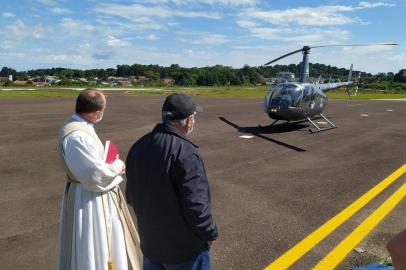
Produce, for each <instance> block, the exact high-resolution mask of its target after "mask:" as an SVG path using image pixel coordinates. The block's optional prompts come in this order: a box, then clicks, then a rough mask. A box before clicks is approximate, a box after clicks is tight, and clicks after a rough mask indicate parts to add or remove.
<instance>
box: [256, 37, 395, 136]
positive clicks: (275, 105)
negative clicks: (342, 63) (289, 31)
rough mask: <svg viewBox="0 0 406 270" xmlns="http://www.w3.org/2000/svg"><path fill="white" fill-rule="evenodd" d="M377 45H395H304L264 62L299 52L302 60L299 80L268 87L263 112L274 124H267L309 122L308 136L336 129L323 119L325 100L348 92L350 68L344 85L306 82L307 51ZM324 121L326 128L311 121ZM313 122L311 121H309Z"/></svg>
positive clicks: (350, 76) (270, 62)
mask: <svg viewBox="0 0 406 270" xmlns="http://www.w3.org/2000/svg"><path fill="white" fill-rule="evenodd" d="M377 45H378V46H379V45H384V46H385V45H388V46H394V45H397V44H396V43H380V44H351V45H323V46H312V47H310V46H303V48H301V49H298V50H296V51H293V52H290V53H287V54H285V55H282V56H280V57H278V58H276V59H274V60H272V61H269V62H267V63H265V64H264V65H263V66H267V65H270V64H272V63H274V62H276V61H278V60H280V59H282V58H285V57H287V56H290V55H292V54H295V53H299V52H302V54H303V60H302V63H301V67H300V79H299V81H298V82H284V83H278V84H276V85H274V86H271V87H269V89H268V91H267V94H266V96H265V99H264V111H265V113H266V114H268V116H269V117H270V118H272V119H274V120H275V121H274V122H273V123H272V124H271V125H270V126H272V125H274V124H276V123H277V122H278V121H280V120H285V121H288V122H291V121H308V122H309V123H310V124H311V125H312V126H313V127H314V129H310V132H311V133H316V132H321V131H325V130H329V129H333V128H336V127H337V126H336V125H335V124H334V123H333V122H332V121H330V120H329V119H328V118H327V117H325V116H324V115H323V114H322V112H323V110H324V109H325V108H326V105H327V102H328V99H327V96H326V94H325V92H326V91H329V90H332V89H335V88H339V87H343V86H347V87H348V88H347V93H350V92H351V90H350V88H349V87H350V86H351V85H352V84H353V81H352V67H353V65H351V68H350V72H349V75H348V80H347V81H345V82H334V83H321V84H313V83H309V82H308V80H309V54H310V49H313V48H321V47H335V46H346V47H348V46H377ZM317 118H323V119H324V121H326V122H325V124H327V125H328V126H327V127H320V126H319V125H317V123H316V122H314V121H313V120H314V119H317ZM312 119H313V120H312Z"/></svg>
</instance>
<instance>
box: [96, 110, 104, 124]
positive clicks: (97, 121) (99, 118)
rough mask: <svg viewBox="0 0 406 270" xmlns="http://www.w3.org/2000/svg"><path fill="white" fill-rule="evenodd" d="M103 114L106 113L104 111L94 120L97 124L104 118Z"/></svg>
mask: <svg viewBox="0 0 406 270" xmlns="http://www.w3.org/2000/svg"><path fill="white" fill-rule="evenodd" d="M103 114H104V112H103V111H102V112H101V114H100V116H99V117H98V118H97V119H96V120H95V121H94V123H95V124H96V123H99V122H100V121H101V120H102V119H103Z"/></svg>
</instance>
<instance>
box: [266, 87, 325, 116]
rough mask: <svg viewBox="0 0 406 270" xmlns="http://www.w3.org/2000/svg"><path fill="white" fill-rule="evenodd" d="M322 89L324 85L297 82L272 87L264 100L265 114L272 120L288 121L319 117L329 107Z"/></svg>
mask: <svg viewBox="0 0 406 270" xmlns="http://www.w3.org/2000/svg"><path fill="white" fill-rule="evenodd" d="M322 89H323V84H310V83H297V82H287V83H280V84H277V85H276V86H273V87H272V86H271V87H270V88H269V89H268V92H267V95H266V96H265V100H264V110H265V113H267V114H268V115H269V117H271V118H272V119H275V120H286V121H296V120H302V119H306V117H312V116H315V115H319V114H320V113H321V112H322V111H323V110H324V108H325V107H326V105H327V96H326V94H325V93H324V92H323V90H322ZM329 89H330V88H329Z"/></svg>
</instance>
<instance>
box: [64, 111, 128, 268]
mask: <svg viewBox="0 0 406 270" xmlns="http://www.w3.org/2000/svg"><path fill="white" fill-rule="evenodd" d="M72 120H73V121H76V122H79V123H80V124H82V125H84V126H86V127H87V128H88V129H89V130H91V131H93V132H94V129H93V126H92V125H91V124H89V123H88V122H86V121H85V120H83V119H82V118H81V117H80V116H78V115H77V114H74V115H73V116H72ZM96 138H97V139H98V137H97V135H96ZM62 147H63V154H64V159H65V162H66V165H67V167H68V168H69V170H70V172H71V173H72V174H73V176H74V177H75V178H76V179H77V180H79V181H80V183H74V182H71V181H68V182H67V183H66V189H65V193H64V197H63V201H62V211H61V226H60V236H59V243H58V269H59V270H107V269H108V261H109V259H110V258H111V259H112V261H113V265H114V269H115V270H124V269H125V270H127V269H128V263H127V253H126V243H125V239H124V232H123V227H122V224H121V221H120V218H119V216H118V212H117V208H116V206H115V204H114V202H113V201H112V198H111V196H110V194H108V193H109V192H118V190H117V186H118V184H119V183H120V182H121V181H123V178H122V177H121V176H120V173H121V171H122V170H123V168H124V163H123V161H121V160H119V159H117V160H116V161H114V162H113V163H112V164H106V163H105V162H104V160H103V153H104V147H103V144H102V143H101V142H100V140H95V137H91V136H90V135H89V134H88V133H86V132H83V131H80V130H77V131H74V132H72V133H70V134H69V135H68V136H66V137H65V138H64V139H63V142H62ZM68 207H73V208H74V210H73V211H70V215H71V216H70V217H69V218H71V219H72V222H73V224H71V225H72V227H71V228H70V226H66V220H65V219H67V213H69V211H67V210H68V209H67V208H68ZM69 232H70V233H69ZM67 235H70V236H71V239H66V237H67ZM69 242H70V243H69ZM69 249H70V250H69ZM70 251H71V252H70ZM69 255H70V256H69Z"/></svg>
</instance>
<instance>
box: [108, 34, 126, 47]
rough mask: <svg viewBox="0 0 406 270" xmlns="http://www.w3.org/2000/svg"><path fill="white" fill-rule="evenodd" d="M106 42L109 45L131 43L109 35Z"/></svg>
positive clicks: (120, 45) (122, 45) (123, 45)
mask: <svg viewBox="0 0 406 270" xmlns="http://www.w3.org/2000/svg"><path fill="white" fill-rule="evenodd" d="M106 43H107V45H108V46H110V47H126V46H130V45H131V43H130V42H128V41H124V40H120V39H118V38H115V37H113V36H110V35H108V36H107V41H106Z"/></svg>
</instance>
